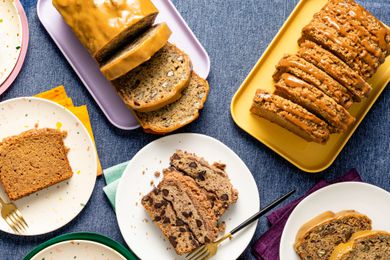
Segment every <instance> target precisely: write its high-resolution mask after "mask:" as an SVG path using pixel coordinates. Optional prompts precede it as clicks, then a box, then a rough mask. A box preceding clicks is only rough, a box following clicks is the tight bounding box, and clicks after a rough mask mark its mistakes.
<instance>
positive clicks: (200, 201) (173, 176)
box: [142, 169, 219, 255]
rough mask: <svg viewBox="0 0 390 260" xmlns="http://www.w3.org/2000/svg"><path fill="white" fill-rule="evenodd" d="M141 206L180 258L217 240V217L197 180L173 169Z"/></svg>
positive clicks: (165, 172)
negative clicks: (200, 246)
mask: <svg viewBox="0 0 390 260" xmlns="http://www.w3.org/2000/svg"><path fill="white" fill-rule="evenodd" d="M142 205H143V206H144V207H145V209H146V211H147V212H148V213H149V215H150V217H151V218H152V219H153V221H154V222H155V223H156V225H157V226H158V227H159V228H160V229H161V231H162V232H163V234H164V235H165V237H166V238H167V239H168V240H169V242H170V243H171V244H172V246H173V247H174V248H175V250H176V252H177V253H178V254H179V255H182V254H185V253H189V252H191V251H193V250H194V249H195V248H197V247H198V246H199V245H202V244H205V243H208V242H210V241H213V240H215V239H216V238H217V235H218V233H219V229H218V224H217V218H216V217H215V215H214V214H213V211H212V210H211V204H210V201H209V200H208V199H207V196H206V195H205V194H204V192H203V191H202V190H201V189H200V188H199V187H198V185H197V184H196V183H195V181H194V180H193V179H192V178H190V177H188V176H183V175H182V174H181V173H179V172H177V171H176V170H174V169H166V170H164V178H163V180H162V181H161V182H160V183H159V185H158V186H157V188H155V189H154V190H153V191H151V192H150V193H149V194H148V195H146V196H145V197H144V198H143V199H142Z"/></svg>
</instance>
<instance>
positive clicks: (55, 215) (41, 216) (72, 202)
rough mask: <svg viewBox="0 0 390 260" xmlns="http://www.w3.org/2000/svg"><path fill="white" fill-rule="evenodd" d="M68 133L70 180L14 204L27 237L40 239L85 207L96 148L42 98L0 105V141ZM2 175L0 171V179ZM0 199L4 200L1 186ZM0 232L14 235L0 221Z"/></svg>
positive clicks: (55, 106)
mask: <svg viewBox="0 0 390 260" xmlns="http://www.w3.org/2000/svg"><path fill="white" fill-rule="evenodd" d="M35 127H37V128H54V129H60V130H62V131H66V132H67V137H66V138H65V139H64V143H65V146H66V147H67V148H69V152H68V159H69V163H70V166H71V168H72V171H73V176H72V177H71V178H70V179H69V180H67V181H64V182H61V183H59V184H56V185H53V186H51V187H48V188H46V189H43V190H41V191H38V192H35V193H33V194H31V195H29V196H27V197H24V198H22V199H19V200H16V201H14V204H15V205H16V206H17V207H18V209H19V210H20V211H21V212H22V214H23V216H24V218H25V220H26V222H27V224H28V226H29V228H28V230H27V231H26V233H25V234H23V235H26V236H33V235H41V234H45V233H48V232H52V231H54V230H57V229H59V228H61V227H62V226H64V225H66V224H67V223H69V222H70V221H71V220H72V219H74V218H75V217H76V216H77V215H78V214H79V213H80V212H81V211H82V209H83V208H84V207H85V205H86V204H87V202H88V200H89V198H90V197H91V195H92V191H93V188H94V186H95V182H96V171H97V156H96V150H95V146H94V145H93V142H92V140H91V137H90V136H89V134H88V132H87V130H86V129H85V127H84V125H83V124H82V123H81V122H80V121H79V119H78V118H77V117H76V116H75V115H73V114H72V113H71V112H70V111H69V110H67V109H66V108H64V107H62V106H60V105H58V104H56V103H54V102H51V101H48V100H45V99H41V98H33V97H22V98H15V99H10V100H6V101H4V102H1V103H0V140H2V139H3V138H5V137H8V136H14V135H18V134H20V133H22V132H24V131H27V130H30V129H33V128H35ZM1 174H3V173H2V172H1V169H0V175H1ZM0 196H1V197H2V198H3V199H7V196H6V194H5V192H4V190H3V188H2V187H1V184H0ZM0 230H2V231H4V232H7V233H11V234H14V232H13V231H12V230H11V228H10V227H9V226H8V225H7V224H6V222H5V221H4V220H3V219H2V218H0Z"/></svg>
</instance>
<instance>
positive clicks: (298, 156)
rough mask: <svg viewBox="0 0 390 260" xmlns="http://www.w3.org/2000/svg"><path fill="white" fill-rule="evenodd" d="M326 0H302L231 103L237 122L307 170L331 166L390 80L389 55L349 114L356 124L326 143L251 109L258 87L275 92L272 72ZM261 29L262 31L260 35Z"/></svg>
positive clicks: (295, 44)
mask: <svg viewBox="0 0 390 260" xmlns="http://www.w3.org/2000/svg"><path fill="white" fill-rule="evenodd" d="M326 2H327V0H301V1H300V2H299V4H298V5H297V6H296V8H295V9H294V11H293V12H292V13H291V15H290V17H289V18H288V19H287V21H286V22H285V23H284V25H283V26H282V28H281V29H280V31H279V32H278V34H277V35H276V36H275V38H274V39H273V41H272V42H271V44H270V45H269V46H268V48H267V49H266V51H265V52H264V54H263V55H262V56H261V58H260V59H259V61H258V62H257V64H256V65H255V67H254V68H253V69H252V71H251V72H250V73H249V75H248V77H247V78H246V79H245V81H244V82H243V83H242V85H241V87H240V88H239V89H238V90H237V92H236V94H235V95H234V97H233V99H232V102H231V114H232V117H233V120H234V121H235V122H236V124H237V125H238V126H239V127H241V128H242V129H243V130H244V131H246V132H248V133H249V134H250V135H252V136H253V137H254V138H256V139H257V140H259V141H260V142H262V143H263V144H265V145H266V146H268V147H269V148H271V149H272V150H273V151H275V152H276V153H278V154H279V155H280V156H282V157H283V158H285V159H286V160H288V161H289V162H290V163H292V164H294V165H295V166H296V167H298V168H300V169H301V170H303V171H306V172H312V173H315V172H320V171H323V170H325V169H326V168H328V167H329V166H330V165H331V164H332V163H333V162H334V160H335V159H336V157H337V156H338V154H339V153H340V152H341V150H342V149H343V147H344V146H345V144H346V143H347V142H348V140H349V138H350V137H351V136H352V134H353V133H354V132H355V130H356V128H357V127H358V126H359V124H360V122H361V121H362V120H363V119H364V117H365V115H366V114H367V112H368V111H369V110H370V108H371V107H372V105H373V104H374V103H375V101H376V100H377V98H378V97H379V95H380V94H381V93H382V91H383V90H384V89H385V88H386V85H387V84H388V83H389V81H390V57H388V58H387V59H386V61H385V63H384V64H382V65H381V66H380V68H379V70H378V71H377V73H376V74H375V75H374V76H373V77H372V78H371V79H370V80H369V83H370V85H371V86H372V88H373V90H372V92H371V94H370V97H369V98H368V99H366V100H364V101H363V102H361V103H355V104H354V105H353V106H352V107H351V108H350V109H349V111H350V113H351V114H352V115H353V116H355V117H356V122H355V123H354V125H353V126H352V127H351V128H350V129H349V131H347V132H346V133H344V134H334V135H332V136H331V138H330V139H329V141H328V143H327V144H326V145H321V144H316V143H310V142H307V141H305V140H303V139H302V138H300V137H298V136H296V135H295V134H293V133H291V132H289V131H288V130H285V129H284V128H282V127H280V126H278V125H276V124H273V123H271V122H269V121H267V120H265V119H262V118H258V117H256V116H254V115H252V114H251V113H250V111H249V109H250V106H251V103H252V99H253V97H254V95H255V92H256V89H258V88H260V89H265V90H269V91H273V89H274V86H273V85H274V82H273V79H272V74H273V73H274V71H275V66H276V64H277V63H278V62H279V60H280V59H281V58H282V57H283V55H284V54H293V53H296V52H297V50H298V44H297V40H298V38H299V37H300V35H301V30H302V28H303V27H304V26H305V25H306V24H308V23H309V22H310V20H311V19H312V17H313V15H314V14H315V13H316V12H318V11H319V10H320V9H321V8H322V7H323V6H324V5H325V4H326ZM260 34H261V32H259V36H260Z"/></svg>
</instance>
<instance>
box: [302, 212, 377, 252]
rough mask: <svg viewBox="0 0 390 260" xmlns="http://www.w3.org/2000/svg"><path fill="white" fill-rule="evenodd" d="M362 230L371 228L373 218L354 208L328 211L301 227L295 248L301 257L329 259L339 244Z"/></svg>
mask: <svg viewBox="0 0 390 260" xmlns="http://www.w3.org/2000/svg"><path fill="white" fill-rule="evenodd" d="M362 230H371V220H370V219H369V218H368V217H367V216H366V215H363V214H360V213H359V212H356V211H354V210H346V211H341V212H338V213H334V212H331V211H327V212H324V213H322V214H320V215H318V216H317V217H315V218H313V219H312V220H310V221H309V222H307V223H306V224H304V225H303V226H302V227H301V228H300V229H299V231H298V233H297V236H296V240H295V245H294V248H295V251H296V252H297V254H298V255H299V256H300V258H301V259H312V260H317V259H318V260H320V259H329V257H330V255H331V254H332V252H333V250H334V248H335V247H336V246H337V245H338V244H340V243H345V242H347V241H348V240H349V239H350V238H351V236H352V234H353V233H355V232H357V231H362Z"/></svg>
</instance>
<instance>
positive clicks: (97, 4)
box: [53, 0, 158, 63]
mask: <svg viewBox="0 0 390 260" xmlns="http://www.w3.org/2000/svg"><path fill="white" fill-rule="evenodd" d="M53 5H54V6H55V8H56V9H57V10H58V12H59V13H60V14H61V15H62V17H63V18H64V20H65V22H66V23H67V24H68V25H69V27H70V28H71V29H72V30H73V32H74V34H75V35H76V37H77V38H78V39H79V40H80V42H81V43H82V44H83V45H84V47H85V48H87V50H88V51H89V52H90V53H91V55H92V56H93V57H94V58H95V59H96V60H97V61H98V62H99V63H101V62H103V61H104V60H106V59H107V58H108V57H110V56H111V55H112V54H114V53H115V52H116V51H117V50H118V49H120V47H121V46H122V45H124V44H125V43H126V42H127V41H128V39H132V38H134V37H135V36H136V35H137V34H139V33H140V32H142V31H143V30H145V29H146V28H148V27H150V26H151V25H152V24H153V23H154V20H155V19H156V16H157V14H158V10H157V8H156V7H155V6H154V4H153V3H152V2H151V1H150V0H132V1H110V0H103V1H97V0H82V1H79V0H53Z"/></svg>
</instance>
